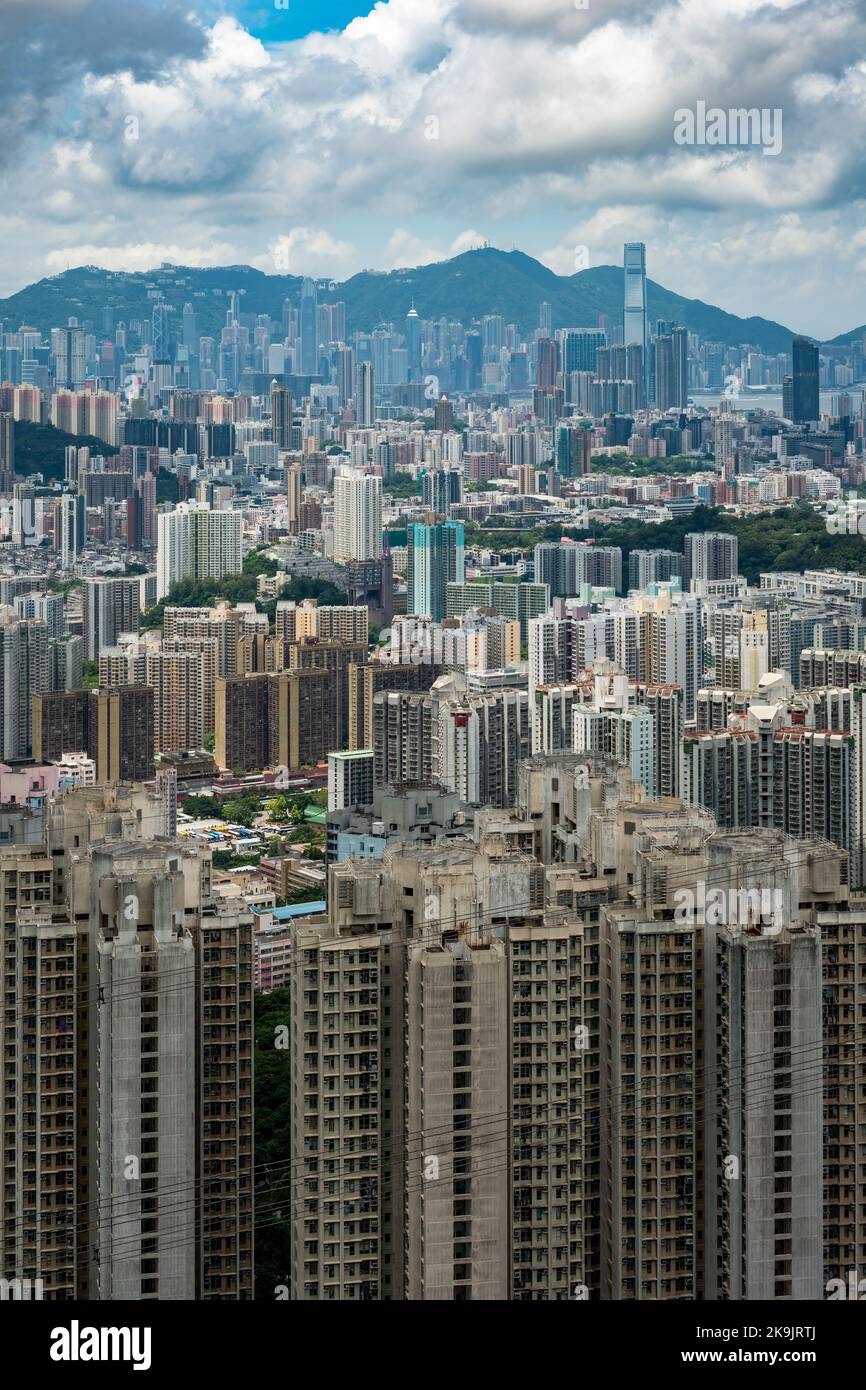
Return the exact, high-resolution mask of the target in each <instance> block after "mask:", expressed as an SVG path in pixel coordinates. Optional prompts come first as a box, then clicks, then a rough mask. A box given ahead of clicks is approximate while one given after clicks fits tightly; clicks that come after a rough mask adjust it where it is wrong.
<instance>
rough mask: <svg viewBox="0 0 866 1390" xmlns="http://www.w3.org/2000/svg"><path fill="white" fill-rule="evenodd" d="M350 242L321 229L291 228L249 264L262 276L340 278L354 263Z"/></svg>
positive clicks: (353, 250) (354, 258)
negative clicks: (261, 272) (263, 254)
mask: <svg viewBox="0 0 866 1390" xmlns="http://www.w3.org/2000/svg"><path fill="white" fill-rule="evenodd" d="M357 255H358V253H357V250H356V248H355V247H354V246H353V245H352V243H351V242H350V241H340V240H339V239H338V238H337V237H334V236H332V235H331V233H330V232H328V231H326V230H325V229H324V228H323V227H292V228H291V229H290V231H288V232H286V233H285V234H282V235H280V236H278V237H276V238H275V239H274V240H273V241H272V242H271V243H270V244H269V246H268V254H267V255H266V256H258V257H256V258H255V259H254V260H253V261H252V264H253V265H255V266H256V267H257V269H259V270H263V271H264V272H265V274H266V275H274V274H277V275H313V276H315V275H322V276H325V275H328V276H330V277H331V278H336V279H342V278H343V276H344V275H345V274H348V273H350V272H351V269H352V268H353V266H354V265H355V263H356V261H357Z"/></svg>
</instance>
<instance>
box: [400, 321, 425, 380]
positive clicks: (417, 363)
mask: <svg viewBox="0 0 866 1390" xmlns="http://www.w3.org/2000/svg"><path fill="white" fill-rule="evenodd" d="M404 336H405V339H406V353H407V356H408V362H409V376H408V380H409V381H410V382H412V381H420V380H421V320H420V318H419V317H418V311H417V310H416V308H415V305H414V304H413V305H412V308H411V309H410V310H409V312H408V314H407V315H406V325H405V331H404Z"/></svg>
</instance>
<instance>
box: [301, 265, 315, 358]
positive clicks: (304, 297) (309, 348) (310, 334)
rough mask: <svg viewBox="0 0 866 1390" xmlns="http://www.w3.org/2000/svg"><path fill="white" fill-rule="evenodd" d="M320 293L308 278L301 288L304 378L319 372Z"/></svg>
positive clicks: (313, 282)
mask: <svg viewBox="0 0 866 1390" xmlns="http://www.w3.org/2000/svg"><path fill="white" fill-rule="evenodd" d="M318 302H319V301H318V293H317V290H316V283H315V281H314V280H310V279H309V278H306V279H305V280H304V282H303V284H302V286H301V308H300V316H299V336H300V349H301V350H300V362H299V363H298V370H299V371H300V373H301V375H302V376H315V375H316V374H317V373H318V370H319V335H318V312H317V311H318Z"/></svg>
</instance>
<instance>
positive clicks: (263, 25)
mask: <svg viewBox="0 0 866 1390" xmlns="http://www.w3.org/2000/svg"><path fill="white" fill-rule="evenodd" d="M372 8H373V4H372V3H370V4H355V3H352V0H324V3H323V2H322V0H288V5H287V7H286V8H278V6H277V4H276V3H272V4H270V5H269V4H266V3H263V2H262V0H247V2H246V3H245V4H241V5H231V4H229V5H227V6H225V9H226V10H227V11H228V12H229V13H231V14H234V15H236V16H237V17H238V19H239V20H240V21H241V22H242V23H243V24H244V25H245V26H246V28H248V29H249V30H250V32H251V33H253V34H255V35H257V37H258V38H260V39H264V40H265V41H266V42H267V43H285V42H286V41H287V40H289V39H300V38H303V37H304V35H305V34H309V33H312V32H313V31H315V30H320V29H345V27H346V25H347V24H348V23H349V22H350V21H351V20H353V19H354V18H355V17H356V16H357V15H362V14H363V15H365V14H369V12H370V10H372Z"/></svg>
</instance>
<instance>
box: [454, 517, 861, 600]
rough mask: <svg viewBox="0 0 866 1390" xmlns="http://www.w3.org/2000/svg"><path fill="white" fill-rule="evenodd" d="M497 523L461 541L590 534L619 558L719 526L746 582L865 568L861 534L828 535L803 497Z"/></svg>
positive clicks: (475, 543)
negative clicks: (612, 519) (768, 503)
mask: <svg viewBox="0 0 866 1390" xmlns="http://www.w3.org/2000/svg"><path fill="white" fill-rule="evenodd" d="M490 520H491V522H494V521H495V522H497V523H499V524H498V525H495V526H494V525H490V526H477V525H475V524H472V523H467V525H466V528H465V533H466V544H467V546H471V547H473V548H475V549H488V550H495V551H502V550H522V551H523V552H524V553H529V552H531V551H532V549H533V547H534V546H536V545H538V544H540V543H541V542H543V541H558V540H561V539H562V537H563V535H569V536H571V537H572V538H574V539H579V540H589V539H592V540H595V541H597V542H598V543H599V544H600V545H618V546H620V547H621V548H622V552H623V564H624V566H625V565H627V563H628V557H629V555H630V553H631V551H632V550H676V551H682V550H683V546H684V542H685V537H686V535H687V534H688V533H689V532H692V531H724V532H729V533H731V534H733V535H735V536H736V537H737V539H738V541H739V569H740V573H741V574H743V575H745V576H746V578H747V579H748V581H749V583H750V584H755V583H757V582H758V580H759V576H760V575H761V573H762V572H766V571H773V570H776V571H778V570H801V571H802V570H804V569H815V568H818V567H821V568H824V569H841V570H853V571H854V572H855V573H857V574H866V546H864V544H863V539H862V537H860V536H843V535H839V536H837V535H831V534H830V532H829V531H828V530H827V520H826V517H825V516H824V515H823V513H821V512H819V511H818V510H817V509H816V508H814V507H813V506H811V505H810V504H809V503H808V502H797V503H795V504H794V505H793V506H788V507H778V508H776V509H774V510H773V511H762V512H752V513H750V514H749V515H748V516H735V515H734V514H733V513H732V512H727V511H724V510H722V509H720V508H718V507H696V508H695V510H694V511H693V512H689V513H688V514H687V515H685V516H678V517H675V518H674V519H673V520H672V521H663V522H660V523H659V524H657V525H656V524H654V523H643V522H637V521H625V522H623V523H621V524H618V525H615V526H603V525H601V524H599V523H597V522H595V523H591V524H590V527H589V530H588V531H586V530H581V531H578V530H577V529H576V528H575V527H569V526H567V525H566V526H564V525H563V524H562V523H560V522H553V523H550V524H548V525H545V526H539V527H538V528H536V529H534V530H528V529H517V528H509V527H507V525H506V526H503V525H502V524H501V522H502V520H503V518H500V517H496V518H490Z"/></svg>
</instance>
